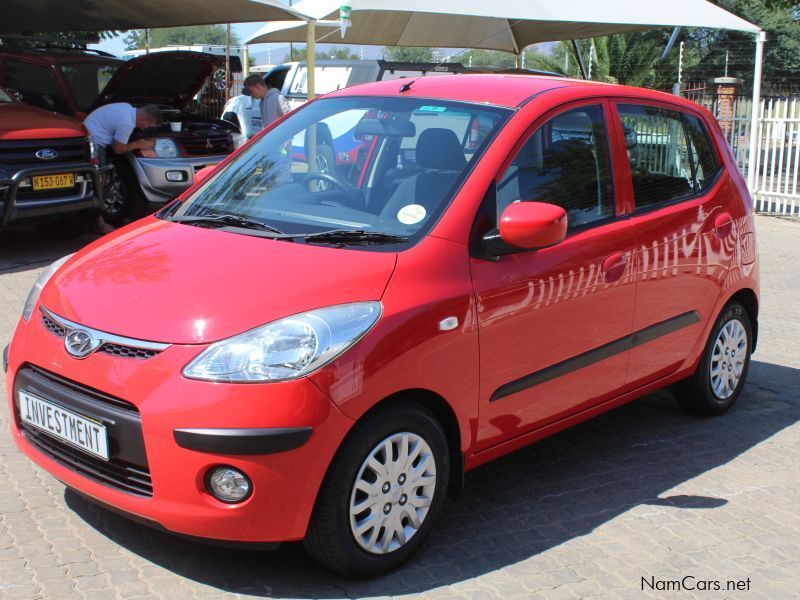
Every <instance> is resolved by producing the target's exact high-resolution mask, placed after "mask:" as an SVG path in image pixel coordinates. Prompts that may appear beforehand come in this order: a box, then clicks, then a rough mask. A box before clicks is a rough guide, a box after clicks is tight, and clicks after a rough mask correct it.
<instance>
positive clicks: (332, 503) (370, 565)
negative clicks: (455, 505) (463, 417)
mask: <svg viewBox="0 0 800 600" xmlns="http://www.w3.org/2000/svg"><path fill="white" fill-rule="evenodd" d="M449 476H450V460H449V453H448V445H447V439H446V438H445V435H444V433H443V432H442V428H441V426H440V425H439V423H438V422H437V420H436V418H435V417H434V416H433V415H432V414H431V413H430V412H429V411H428V410H427V409H425V408H424V407H422V406H421V405H418V404H416V403H414V402H410V401H409V402H406V401H403V402H395V403H392V404H390V405H387V406H385V407H379V408H378V409H376V410H375V411H374V412H373V413H370V414H368V415H367V416H366V417H365V418H364V419H363V420H362V421H361V422H359V423H358V424H357V425H356V426H355V427H354V429H353V431H352V432H351V433H350V434H349V435H348V437H347V438H346V439H345V441H344V443H343V444H342V446H341V448H340V449H339V451H338V452H337V453H336V456H335V457H334V459H333V461H332V462H331V466H330V468H329V469H328V473H327V474H326V476H325V480H324V482H323V484H322V487H321V488H320V492H319V496H318V498H317V504H316V506H315V508H314V514H313V515H312V518H311V523H310V524H309V530H308V534H307V536H306V539H305V540H304V545H305V547H306V550H307V551H308V552H309V554H311V556H312V557H314V558H315V559H316V560H317V561H318V562H320V563H322V564H323V565H324V566H326V567H328V568H329V569H331V570H333V571H336V572H337V573H341V574H342V575H346V576H351V577H353V576H362V577H363V576H368V575H374V574H376V573H380V572H382V571H386V570H388V569H392V568H394V567H396V566H398V565H399V564H401V563H402V562H403V561H405V560H406V559H407V558H409V557H410V556H411V555H412V554H413V553H414V551H415V550H416V549H417V548H418V547H419V545H420V544H421V543H422V541H423V539H424V538H425V536H426V535H427V534H428V532H429V531H430V529H431V527H432V526H433V522H434V521H435V519H436V517H437V516H438V514H439V512H440V511H441V509H442V506H443V505H444V502H445V496H446V492H447V487H448V480H449Z"/></svg>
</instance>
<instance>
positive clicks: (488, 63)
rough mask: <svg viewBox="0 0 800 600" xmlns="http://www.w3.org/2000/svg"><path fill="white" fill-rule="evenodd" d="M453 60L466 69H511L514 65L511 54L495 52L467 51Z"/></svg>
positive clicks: (514, 61) (514, 60)
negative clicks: (466, 67)
mask: <svg viewBox="0 0 800 600" xmlns="http://www.w3.org/2000/svg"><path fill="white" fill-rule="evenodd" d="M455 59H456V60H458V62H460V63H461V64H462V65H465V66H468V67H469V66H472V67H513V66H514V65H515V64H516V59H515V58H514V55H513V54H511V53H510V52H499V51H497V50H467V51H466V52H462V53H461V54H459V55H458V56H456V57H455Z"/></svg>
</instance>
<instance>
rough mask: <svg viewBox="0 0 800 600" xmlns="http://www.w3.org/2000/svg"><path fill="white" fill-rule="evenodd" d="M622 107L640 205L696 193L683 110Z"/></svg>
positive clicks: (649, 204) (636, 198)
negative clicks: (682, 115)
mask: <svg viewBox="0 0 800 600" xmlns="http://www.w3.org/2000/svg"><path fill="white" fill-rule="evenodd" d="M618 110H619V117H620V120H621V121H622V130H623V132H624V134H625V145H626V147H627V150H628V160H629V162H630V166H631V179H632V181H633V196H634V199H635V201H636V208H642V207H646V206H651V205H653V204H660V203H662V202H670V201H672V200H678V199H680V198H684V197H687V196H690V195H692V194H693V193H694V181H693V172H692V159H691V157H690V154H689V147H688V145H687V142H686V131H685V129H684V127H683V119H682V118H681V114H680V113H679V112H677V111H672V110H666V109H662V108H655V107H652V106H626V105H623V106H619V108H618Z"/></svg>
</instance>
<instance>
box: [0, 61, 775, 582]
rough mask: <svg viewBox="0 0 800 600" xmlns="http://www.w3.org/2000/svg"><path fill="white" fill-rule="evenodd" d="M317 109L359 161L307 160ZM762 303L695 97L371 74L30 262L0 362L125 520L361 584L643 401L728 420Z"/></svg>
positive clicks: (733, 185)
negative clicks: (32, 272)
mask: <svg viewBox="0 0 800 600" xmlns="http://www.w3.org/2000/svg"><path fill="white" fill-rule="evenodd" d="M331 120H332V121H334V122H335V121H341V122H349V121H354V122H355V126H354V135H355V136H356V137H358V138H360V139H363V140H364V142H365V143H367V145H368V150H367V151H366V152H365V153H364V154H363V155H362V156H361V157H360V159H359V161H357V162H355V163H353V164H351V165H349V167H348V169H349V170H348V171H347V172H339V171H334V172H321V171H320V170H318V168H317V162H316V159H315V155H317V154H318V150H319V145H320V144H321V143H323V141H324V140H321V138H320V136H318V135H317V129H318V128H320V127H321V124H323V123H325V122H326V121H328V122H330V121H331ZM476 123H477V124H478V125H477V126H476V125H475V124H476ZM300 140H302V142H300V143H301V144H302V145H304V147H303V148H302V151H298V152H295V151H294V150H292V149H293V148H294V147H296V146H297V144H298V141H300ZM629 146H630V147H634V148H638V149H639V150H638V151H637V154H636V161H635V162H633V161H632V159H631V157H630V156H629V154H628V149H629ZM321 183H324V184H325V185H320V184H321ZM198 269H201V270H202V273H198ZM758 294H759V275H758V257H757V252H756V240H755V227H754V219H753V209H752V200H751V198H750V195H749V193H748V191H747V186H746V184H745V181H744V178H743V177H742V175H741V173H739V171H738V170H737V168H736V164H735V161H734V158H733V156H732V154H731V151H730V149H729V148H728V146H727V144H726V142H725V137H724V134H723V132H722V130H721V129H720V127H719V125H718V124H717V123H716V122H715V121H714V118H713V117H712V116H711V114H710V113H708V112H707V111H706V110H704V109H703V108H701V107H700V106H698V105H696V104H694V103H692V102H689V101H687V100H683V99H680V98H676V97H674V96H670V95H667V94H662V93H659V92H654V91H650V90H642V89H636V88H628V87H621V86H613V85H608V84H599V83H596V82H585V81H573V80H567V79H556V78H551V77H528V76H497V75H458V76H453V77H441V78H437V79H436V80H431V79H430V78H427V77H423V78H419V79H417V80H416V81H414V83H413V85H411V86H402V88H401V86H400V85H398V82H397V81H382V82H377V83H371V84H366V85H363V86H358V87H354V88H349V89H343V90H339V91H335V92H331V93H330V94H328V95H326V96H324V97H322V98H319V99H317V100H315V101H314V102H311V103H309V104H307V105H306V106H304V107H303V108H302V109H300V110H297V111H294V112H293V113H290V114H289V115H288V116H287V117H286V118H284V119H282V120H281V121H280V122H278V123H277V124H276V125H274V126H273V127H271V128H270V129H268V130H267V131H264V132H263V133H262V134H260V136H259V137H256V138H254V139H253V140H252V141H251V143H250V144H249V145H248V146H247V147H246V148H244V149H242V150H240V151H239V152H237V153H235V154H234V155H232V156H231V157H230V158H229V159H228V160H227V161H225V162H224V163H223V164H222V165H220V166H219V167H217V168H216V169H215V170H214V171H213V172H212V173H211V174H209V175H208V176H207V178H205V179H203V180H202V181H201V182H200V183H199V184H198V185H196V186H194V187H193V188H192V189H191V190H189V191H187V192H186V193H185V194H184V195H183V196H182V197H181V198H180V199H179V200H176V201H175V202H173V203H171V204H170V205H169V206H167V207H165V208H164V209H163V210H162V211H160V212H159V213H157V214H155V215H152V216H149V217H147V218H145V219H142V220H140V221H138V222H137V223H134V224H131V225H130V226H128V227H126V228H123V229H122V230H120V231H118V232H116V233H114V234H112V235H110V236H106V237H104V238H102V239H101V240H98V241H97V242H95V243H94V244H92V245H91V246H89V247H87V248H85V249H83V250H81V251H79V252H78V253H77V254H75V255H73V256H67V257H64V258H63V259H61V260H59V261H57V262H56V263H54V264H53V265H51V266H50V267H49V268H48V269H46V270H45V271H44V272H43V273H42V274H41V276H40V277H39V279H38V280H37V282H36V283H35V285H34V287H33V288H32V290H31V293H30V295H29V296H28V299H27V301H26V303H25V307H24V310H23V313H22V318H21V319H20V321H19V323H18V326H17V329H16V331H15V334H14V337H13V338H12V340H11V345H10V348H9V349H8V352H7V360H6V362H7V373H6V389H7V390H8V400H9V414H10V415H11V419H10V421H11V422H10V426H11V432H12V435H13V438H14V440H15V442H16V444H17V445H18V447H19V448H20V449H21V450H22V451H23V452H24V453H25V454H26V455H27V456H28V457H30V458H31V459H32V460H33V461H35V462H36V463H37V464H39V465H40V466H41V467H43V468H44V469H45V470H47V471H48V472H50V473H52V474H53V475H54V476H56V477H57V478H58V479H59V480H61V481H63V482H65V483H66V485H67V486H69V487H72V488H75V489H77V490H79V491H80V492H81V493H82V494H84V495H86V496H88V497H90V498H93V499H94V500H96V501H98V502H99V503H101V504H105V505H108V506H111V507H113V508H114V509H115V510H117V511H122V512H123V513H128V514H130V515H132V516H134V517H135V518H137V519H139V520H145V521H149V522H151V523H154V524H156V525H158V526H160V527H163V528H165V529H167V530H171V531H174V532H177V533H180V534H184V535H189V536H195V537H199V538H207V539H211V540H215V541H237V542H260V543H273V544H277V543H280V542H285V541H296V540H304V545H305V547H306V549H307V550H308V552H309V553H310V554H311V555H312V556H313V557H314V558H316V559H317V560H319V561H320V562H321V563H322V564H324V565H326V566H328V567H329V568H331V569H333V570H335V571H337V572H339V573H343V574H346V575H368V574H375V573H378V572H381V571H384V570H386V569H390V568H393V567H396V566H397V565H399V564H400V563H402V562H403V561H404V560H406V559H408V558H409V557H410V556H411V555H412V554H413V553H414V551H415V550H416V549H417V548H418V547H419V546H420V544H421V543H422V542H423V540H424V538H425V536H426V535H427V534H428V533H429V532H430V531H431V529H432V527H433V525H434V522H435V521H436V518H437V517H438V515H439V514H440V512H441V511H442V509H443V508H444V507H445V499H446V497H447V494H448V493H449V492H450V491H454V490H457V489H459V488H460V487H461V486H462V484H463V482H464V473H465V472H466V471H469V470H471V469H474V468H476V467H478V466H480V465H483V464H485V463H488V462H490V461H492V460H494V459H496V458H498V457H501V456H503V455H505V454H507V453H509V452H512V451H514V450H516V449H519V448H521V447H523V446H526V445H528V444H530V443H532V442H535V441H537V440H540V439H542V438H544V437H546V436H549V435H552V434H554V433H556V432H558V431H560V430H562V429H565V428H567V427H570V426H572V425H574V424H576V423H579V422H581V421H585V420H587V419H589V418H591V417H593V416H595V415H598V414H600V413H602V412H604V411H607V410H610V409H612V408H615V407H617V406H620V405H621V404H623V403H625V402H628V401H631V400H633V399H635V398H638V397H640V396H642V395H644V394H648V393H650V392H652V391H654V390H656V389H659V388H662V387H664V386H669V385H673V384H675V385H676V388H677V392H676V393H677V398H678V401H679V402H680V403H681V404H682V405H683V406H684V407H686V408H687V409H688V410H689V411H691V412H693V413H696V414H701V415H720V414H722V413H724V412H725V411H726V410H728V409H730V408H731V406H733V404H734V403H735V402H736V400H737V398H738V397H739V395H740V394H741V392H742V389H743V387H744V384H745V380H746V378H747V372H748V366H749V361H750V355H751V353H752V352H753V350H754V349H755V347H756V341H757V336H758V310H759V295H758ZM711 446H712V447H713V442H711ZM498 485H509V486H513V482H498ZM556 493H558V492H557V491H556Z"/></svg>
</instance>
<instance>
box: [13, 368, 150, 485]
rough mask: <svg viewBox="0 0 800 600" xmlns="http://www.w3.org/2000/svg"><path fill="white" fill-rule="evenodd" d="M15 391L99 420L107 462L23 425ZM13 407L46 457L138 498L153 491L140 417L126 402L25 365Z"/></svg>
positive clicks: (24, 429)
mask: <svg viewBox="0 0 800 600" xmlns="http://www.w3.org/2000/svg"><path fill="white" fill-rule="evenodd" d="M19 390H25V391H27V392H28V393H30V394H34V395H36V396H39V397H40V398H43V399H45V400H47V401H49V402H52V403H55V404H58V405H60V406H63V407H64V408H67V409H69V410H72V411H73V412H75V413H78V414H79V415H84V416H86V417H89V418H92V419H95V420H97V421H100V422H101V423H103V424H104V425H105V427H106V431H107V433H108V450H109V460H108V461H105V460H103V459H101V458H98V457H95V456H92V455H91V454H87V453H85V452H83V451H81V450H79V449H77V448H74V447H73V446H71V445H69V444H67V443H65V442H62V441H61V440H59V439H58V438H56V437H54V436H51V435H49V434H47V433H44V432H42V431H40V430H38V429H36V428H35V427H33V426H30V425H28V424H27V423H24V422H23V421H22V419H21V418H20V414H19ZM14 411H15V417H16V422H17V424H18V426H19V428H20V430H21V431H22V434H23V436H24V437H25V439H26V440H28V442H30V444H31V445H32V446H34V447H35V448H36V449H37V450H39V451H40V452H42V453H43V454H45V455H46V456H47V457H49V458H51V459H52V460H54V461H56V462H57V463H59V464H61V465H63V466H65V467H67V468H69V469H71V470H72V471H75V472H76V473H79V474H81V475H83V476H84V477H88V478H89V479H92V480H94V481H97V482H99V483H102V484H103V485H107V486H110V487H113V488H115V489H118V490H122V491H124V492H127V493H129V494H136V495H138V496H148V497H149V496H152V495H153V484H152V480H151V477H150V468H149V465H148V461H147V454H146V452H145V447H144V437H143V435H142V421H141V416H140V414H139V411H138V409H137V408H136V406H134V405H133V404H131V403H130V402H127V401H125V400H122V399H120V398H115V397H113V396H110V395H108V394H105V393H103V392H100V391H98V390H95V389H92V388H89V387H87V386H84V385H82V384H80V383H77V382H75V381H71V380H68V379H65V378H63V377H61V376H59V375H56V374H55V373H51V372H49V371H46V370H44V369H41V368H39V367H35V366H33V365H25V366H23V367H22V368H21V369H20V370H19V372H18V373H17V378H16V380H15V382H14Z"/></svg>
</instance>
